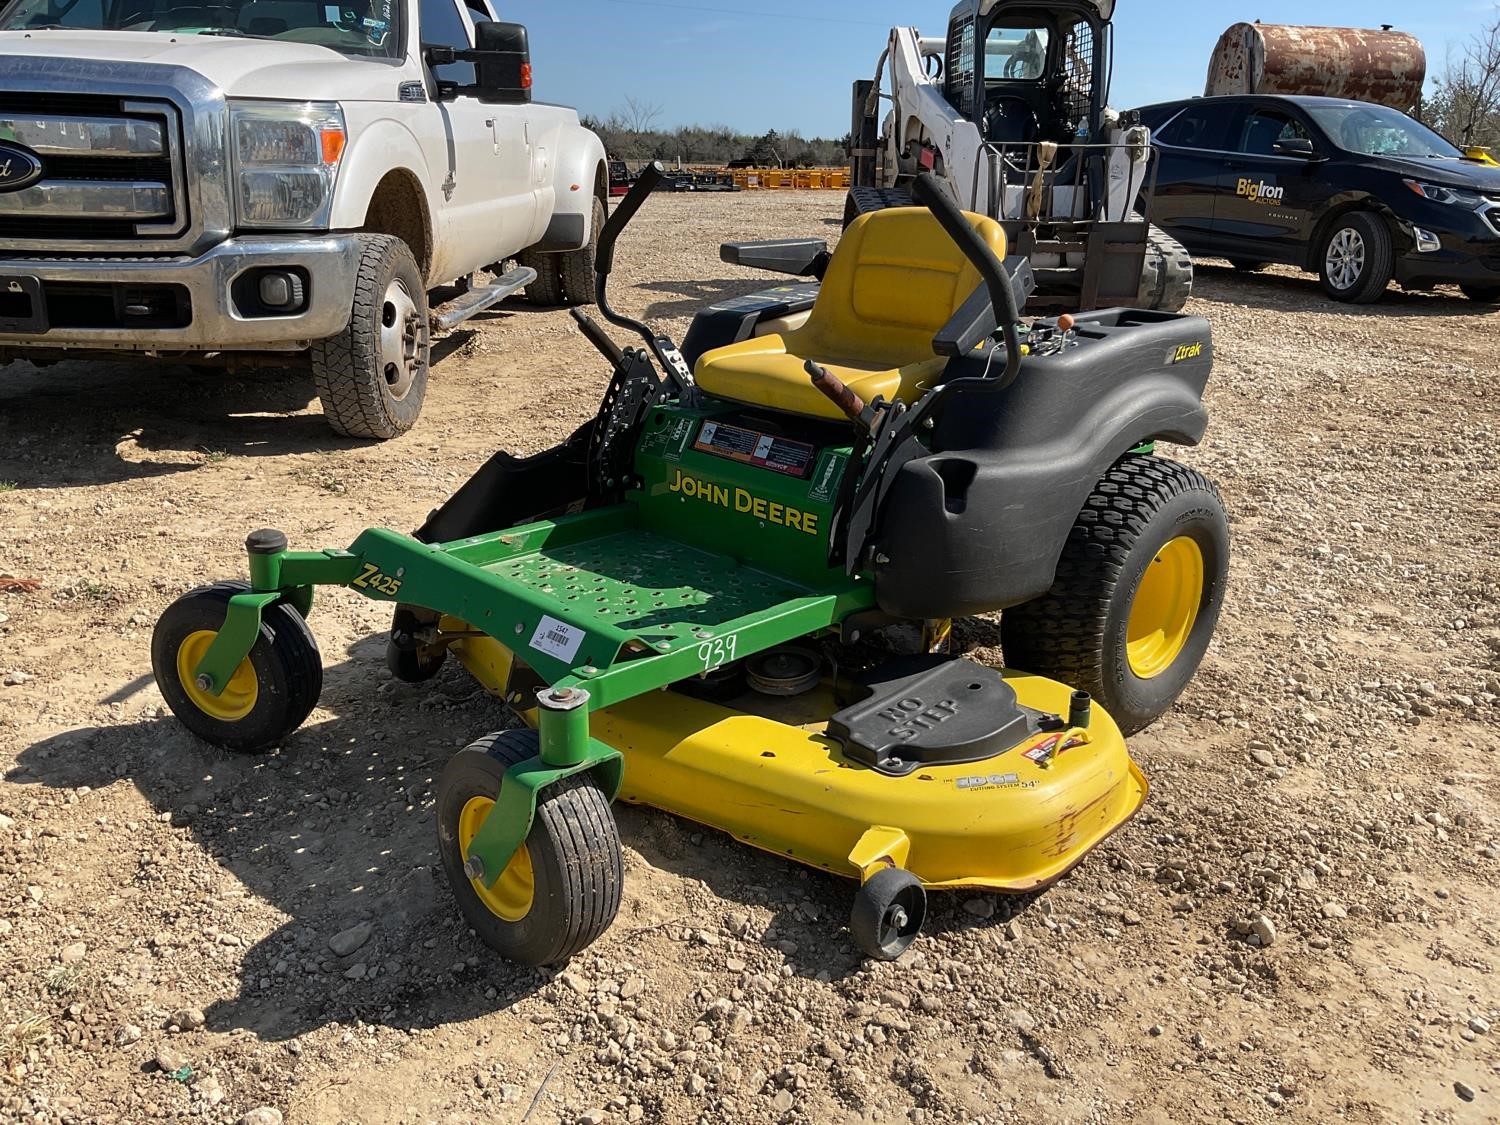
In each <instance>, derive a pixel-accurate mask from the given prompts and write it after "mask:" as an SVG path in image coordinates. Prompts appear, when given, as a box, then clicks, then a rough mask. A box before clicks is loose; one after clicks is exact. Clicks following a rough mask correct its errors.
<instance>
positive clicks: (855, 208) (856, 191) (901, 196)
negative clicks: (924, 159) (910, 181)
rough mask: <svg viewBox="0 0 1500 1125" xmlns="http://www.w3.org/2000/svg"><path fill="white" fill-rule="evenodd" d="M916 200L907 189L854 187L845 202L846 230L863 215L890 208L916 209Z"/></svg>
mask: <svg viewBox="0 0 1500 1125" xmlns="http://www.w3.org/2000/svg"><path fill="white" fill-rule="evenodd" d="M916 205H917V203H916V200H914V199H912V197H911V192H909V191H907V190H906V189H905V188H883V187H852V188H850V189H849V195H848V197H847V198H846V199H845V200H844V229H845V230H848V229H849V224H850V223H852V222H854V220H855V219H857V218H859V217H860V216H861V215H867V214H869V213H870V212H871V211H884V210H885V209H886V208H888V207H915V206H916Z"/></svg>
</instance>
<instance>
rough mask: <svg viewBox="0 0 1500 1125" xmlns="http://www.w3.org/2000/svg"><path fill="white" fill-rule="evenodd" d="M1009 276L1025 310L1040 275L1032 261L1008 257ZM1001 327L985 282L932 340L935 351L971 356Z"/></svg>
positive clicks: (1019, 257) (1019, 255)
mask: <svg viewBox="0 0 1500 1125" xmlns="http://www.w3.org/2000/svg"><path fill="white" fill-rule="evenodd" d="M1005 276H1006V277H1007V278H1009V279H1010V287H1011V291H1012V292H1013V293H1015V295H1016V308H1018V309H1024V308H1025V307H1026V302H1027V300H1028V299H1029V298H1030V297H1031V294H1032V292H1033V290H1035V289H1036V275H1035V274H1033V273H1032V272H1031V260H1030V259H1029V258H1026V257H1024V256H1023V255H1021V254H1013V255H1011V256H1010V257H1009V258H1006V259H1005ZM999 327H1000V323H999V320H998V319H997V318H996V316H995V310H994V309H993V308H992V307H991V306H990V293H989V289H988V288H986V287H985V286H984V285H983V284H982V283H981V284H980V286H979V288H977V289H975V290H974V293H973V295H972V296H970V297H969V299H968V300H967V301H965V302H964V303H963V305H962V306H961V307H960V308H959V310H958V312H956V313H954V314H953V319H952V320H950V321H949V322H948V323H947V324H945V325H943V327H942V329H941V330H940V331H939V332H938V334H937V335H936V336H934V337H933V338H932V350H933V351H935V352H936V353H937V354H938V355H944V356H949V357H950V358H957V357H958V356H962V355H968V354H969V353H970V352H972V351H973V350H974V349H975V348H977V347H978V346H979V345H980V344H981V343H983V342H984V340H985V338H986V337H987V336H989V335H990V334H991V333H992V332H994V331H995V329H997V328H999Z"/></svg>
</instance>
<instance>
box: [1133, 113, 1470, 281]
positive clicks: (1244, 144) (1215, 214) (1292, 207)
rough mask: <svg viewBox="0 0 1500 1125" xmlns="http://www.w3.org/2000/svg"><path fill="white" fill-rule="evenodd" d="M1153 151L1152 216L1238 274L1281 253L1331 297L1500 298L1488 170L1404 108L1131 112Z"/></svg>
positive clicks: (1195, 249) (1279, 257)
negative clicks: (1446, 288)
mask: <svg viewBox="0 0 1500 1125" xmlns="http://www.w3.org/2000/svg"><path fill="white" fill-rule="evenodd" d="M1137 112H1138V113H1139V114H1140V117H1141V120H1142V121H1143V122H1144V123H1145V124H1146V125H1147V126H1149V127H1150V129H1151V131H1152V135H1153V138H1154V143H1155V145H1156V149H1157V152H1158V154H1159V156H1160V167H1159V169H1158V175H1157V182H1156V194H1155V197H1154V201H1153V210H1152V221H1153V222H1155V223H1157V224H1159V225H1160V226H1162V227H1164V228H1165V229H1166V230H1168V231H1170V232H1171V233H1172V235H1174V236H1175V237H1176V238H1177V239H1178V240H1179V241H1180V242H1182V243H1183V245H1185V246H1186V247H1187V248H1188V249H1189V250H1191V251H1192V252H1193V253H1194V254H1208V255H1214V256H1217V257H1224V258H1228V259H1229V260H1230V262H1232V263H1233V264H1234V265H1235V266H1236V267H1237V268H1239V269H1247V270H1253V269H1257V268H1259V267H1260V266H1262V265H1264V264H1266V263H1267V262H1285V263H1288V264H1290V265H1294V266H1298V267H1300V268H1302V269H1305V270H1309V271H1312V272H1314V273H1317V274H1318V275H1319V276H1320V277H1322V279H1323V288H1324V289H1325V290H1326V291H1327V292H1328V295H1329V296H1330V297H1333V298H1334V299H1335V300H1339V301H1356V302H1371V301H1376V300H1379V299H1380V296H1381V295H1382V294H1383V293H1384V292H1385V291H1386V287H1387V285H1388V284H1389V283H1390V281H1391V279H1392V278H1395V279H1396V280H1397V281H1399V282H1400V283H1401V284H1402V286H1403V287H1405V288H1408V289H1430V288H1432V287H1433V286H1434V285H1439V284H1456V285H1458V286H1460V287H1461V288H1462V289H1463V291H1464V293H1465V294H1467V295H1468V296H1469V297H1471V298H1473V299H1474V300H1476V301H1483V302H1487V303H1489V302H1496V301H1500V167H1495V166H1493V165H1487V164H1484V163H1481V162H1480V161H1478V160H1473V159H1469V158H1467V157H1465V155H1464V154H1463V152H1461V151H1460V150H1459V149H1457V148H1454V147H1453V145H1451V144H1449V143H1448V142H1447V141H1445V140H1444V139H1443V138H1442V137H1441V136H1439V135H1438V134H1437V133H1434V132H1433V131H1432V130H1431V129H1429V128H1427V127H1426V126H1425V125H1422V124H1420V123H1418V122H1416V121H1414V120H1412V118H1410V117H1408V116H1407V115H1406V114H1404V113H1401V112H1399V111H1397V110H1394V109H1389V108H1387V107H1385V106H1380V105H1372V104H1371V103H1369V102H1351V101H1343V100H1340V99H1337V98H1312V97H1277V96H1264V95H1260V96H1249V97H1240V96H1233V97H1218V98H1194V99H1191V100H1189V101H1179V102H1166V103H1163V104H1161V105H1152V106H1146V107H1145V108H1144V109H1141V110H1138V111H1137Z"/></svg>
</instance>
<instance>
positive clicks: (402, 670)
mask: <svg viewBox="0 0 1500 1125" xmlns="http://www.w3.org/2000/svg"><path fill="white" fill-rule="evenodd" d="M436 622H437V618H436V617H435V616H434V615H431V614H429V615H426V617H425V618H424V616H423V615H422V614H420V613H418V612H417V611H416V610H413V609H408V608H407V607H406V606H399V607H397V609H396V615H395V617H394V618H392V620H391V633H390V639H389V640H387V641H386V644H385V666H386V667H387V668H388V669H390V673H391V675H393V676H395V677H396V679H398V680H400V681H401V682H402V683H406V684H422V683H426V682H427V681H428V680H430V679H432V677H434V676H436V675H437V674H438V673H439V672H441V671H442V670H443V662H444V661H446V660H447V659H448V646H447V645H442V644H437V645H424V644H420V643H418V642H417V640H416V638H417V636H418V634H419V633H420V632H421V630H423V629H424V628H426V627H428V626H430V625H434V624H436Z"/></svg>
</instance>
